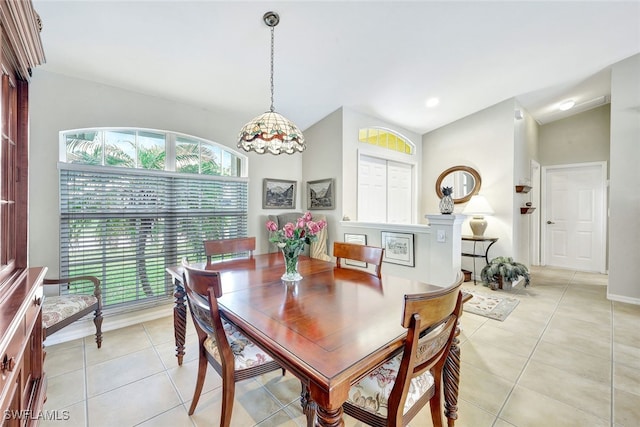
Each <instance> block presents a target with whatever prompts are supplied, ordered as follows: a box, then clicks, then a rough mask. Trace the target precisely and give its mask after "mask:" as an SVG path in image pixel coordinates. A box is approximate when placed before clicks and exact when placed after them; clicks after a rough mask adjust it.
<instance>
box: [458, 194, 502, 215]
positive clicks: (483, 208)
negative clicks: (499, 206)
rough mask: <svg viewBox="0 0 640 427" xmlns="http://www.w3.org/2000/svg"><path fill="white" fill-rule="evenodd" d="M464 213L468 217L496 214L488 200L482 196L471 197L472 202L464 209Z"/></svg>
mask: <svg viewBox="0 0 640 427" xmlns="http://www.w3.org/2000/svg"><path fill="white" fill-rule="evenodd" d="M462 213H463V214H467V215H493V213H494V212H493V209H491V205H490V204H489V202H488V201H487V199H486V198H485V197H484V196H481V195H480V194H476V195H474V196H471V200H469V203H467V206H465V207H464V210H463V211H462Z"/></svg>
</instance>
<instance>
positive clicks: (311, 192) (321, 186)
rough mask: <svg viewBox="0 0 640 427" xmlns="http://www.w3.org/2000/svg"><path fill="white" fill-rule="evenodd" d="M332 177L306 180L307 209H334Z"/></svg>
mask: <svg viewBox="0 0 640 427" xmlns="http://www.w3.org/2000/svg"><path fill="white" fill-rule="evenodd" d="M335 191H336V189H335V183H334V179H333V178H328V179H319V180H317V181H307V209H310V210H311V209H335V207H336V206H335V197H336V195H335Z"/></svg>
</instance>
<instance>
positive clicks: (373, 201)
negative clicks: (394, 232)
mask: <svg viewBox="0 0 640 427" xmlns="http://www.w3.org/2000/svg"><path fill="white" fill-rule="evenodd" d="M358 139H359V141H360V143H364V144H367V147H366V148H365V149H364V150H360V152H359V157H358V221H365V222H383V223H392V224H411V223H413V222H414V211H415V209H414V197H413V196H414V190H413V189H414V181H415V177H414V166H413V163H412V162H413V159H412V158H411V156H413V155H414V153H415V146H414V145H413V143H411V141H409V140H408V139H406V138H404V137H402V136H401V135H399V134H397V133H395V132H393V131H390V130H385V129H377V128H368V129H360V131H359V138H358ZM369 146H375V147H376V148H371V149H369ZM389 150H390V151H389ZM365 153H366V154H365ZM369 153H371V154H372V155H369Z"/></svg>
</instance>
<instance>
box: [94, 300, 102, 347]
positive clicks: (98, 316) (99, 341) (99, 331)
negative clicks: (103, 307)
mask: <svg viewBox="0 0 640 427" xmlns="http://www.w3.org/2000/svg"><path fill="white" fill-rule="evenodd" d="M93 323H94V324H95V325H96V344H98V348H101V347H102V312H101V311H100V309H98V310H96V314H95V316H94V317H93Z"/></svg>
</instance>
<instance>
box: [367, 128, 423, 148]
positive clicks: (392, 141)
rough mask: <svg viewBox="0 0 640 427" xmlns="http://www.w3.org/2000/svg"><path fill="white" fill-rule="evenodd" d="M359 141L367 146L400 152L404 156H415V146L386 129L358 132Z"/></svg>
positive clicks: (369, 129)
mask: <svg viewBox="0 0 640 427" xmlns="http://www.w3.org/2000/svg"><path fill="white" fill-rule="evenodd" d="M358 140H359V141H360V142H364V143H366V144H370V145H375V146H377V147H382V148H386V149H387V150H392V151H398V152H400V153H404V154H413V153H414V152H415V146H414V145H413V143H412V142H411V141H409V140H408V139H407V138H405V137H404V136H402V135H400V134H399V133H397V132H394V131H392V130H389V129H384V128H364V129H360V131H359V132H358Z"/></svg>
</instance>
